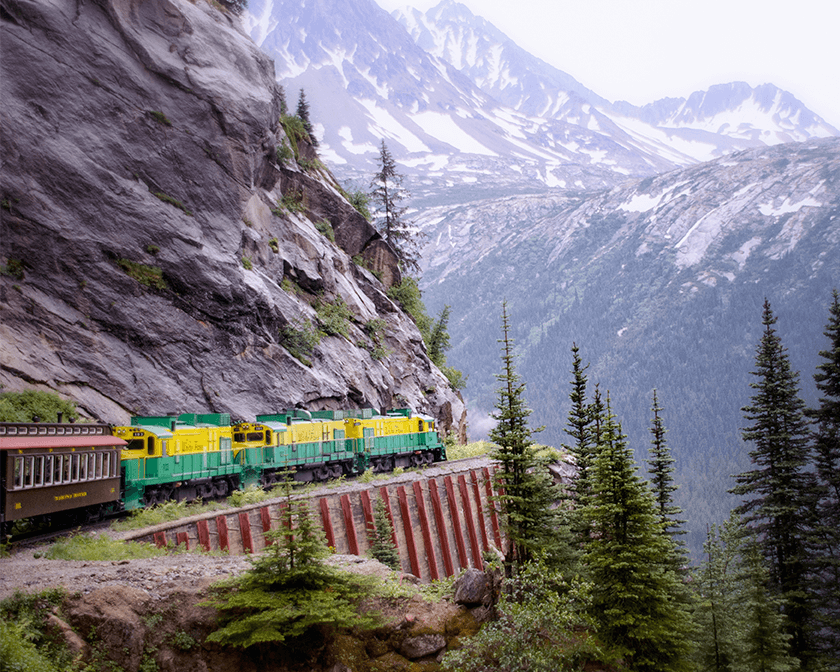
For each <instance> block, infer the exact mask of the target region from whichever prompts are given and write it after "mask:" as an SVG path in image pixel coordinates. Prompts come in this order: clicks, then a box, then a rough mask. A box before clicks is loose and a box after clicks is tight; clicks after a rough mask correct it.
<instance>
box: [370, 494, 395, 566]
mask: <svg viewBox="0 0 840 672" xmlns="http://www.w3.org/2000/svg"><path fill="white" fill-rule="evenodd" d="M369 534H370V537H371V545H370V554H371V555H372V556H373V558H374V559H375V560H379V562H381V563H382V564H383V565H387V566H388V567H390V568H391V569H393V570H396V571H399V570H400V554H399V552H398V551H397V548H396V546H394V527H393V525H391V519H390V518H388V511H387V509H386V508H385V500H383V499H382V498H381V497H380V498H378V499H377V500H376V505H375V506H374V507H373V529H372V530H369Z"/></svg>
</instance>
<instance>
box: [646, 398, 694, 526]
mask: <svg viewBox="0 0 840 672" xmlns="http://www.w3.org/2000/svg"><path fill="white" fill-rule="evenodd" d="M651 410H652V411H653V421H652V425H651V428H650V433H651V435H652V436H653V438H652V439H651V445H652V446H653V447H652V448H651V450H650V459H649V460H648V473H649V474H650V478H651V483H652V487H653V495H654V497H655V498H656V508H657V510H658V512H659V522H660V523H661V524H662V527H663V529H665V531H666V532H668V534H670V535H671V536H672V537H675V536H676V535H680V534H685V530H682V529H680V527H681V526H682V525H683V524H684V523H685V522H686V521H685V520H679V519H676V518H674V516H678V515H680V514H681V513H682V509H680V507H678V506H676V505H675V504H674V503H673V496H672V495H673V493H674V492H675V491H676V490H677V488H678V486H676V485H674V477H673V473H674V462H675V461H676V460H674V458H673V457H672V456H671V450H670V448H669V447H668V444H667V442H666V441H665V432H666V431H667V430H666V429H665V423H664V421H663V419H662V415H661V413H662V407H661V406H660V405H659V398H658V396H657V394H656V389H654V390H653V406H652V407H651Z"/></svg>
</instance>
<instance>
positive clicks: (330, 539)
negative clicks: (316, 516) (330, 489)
mask: <svg viewBox="0 0 840 672" xmlns="http://www.w3.org/2000/svg"><path fill="white" fill-rule="evenodd" d="M319 503H320V505H321V522H322V523H323V525H324V533H325V534H326V535H327V545H328V546H329V547H330V548H333V549H334V548H335V534H334V533H333V526H332V519H331V518H330V503H329V502H328V501H327V498H326V497H321V500H320V502H319Z"/></svg>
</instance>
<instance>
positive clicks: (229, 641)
mask: <svg viewBox="0 0 840 672" xmlns="http://www.w3.org/2000/svg"><path fill="white" fill-rule="evenodd" d="M267 536H268V537H269V539H271V540H272V544H271V545H270V546H268V547H266V549H265V550H264V551H263V552H262V553H261V554H260V555H259V556H256V557H255V558H252V559H250V562H251V569H250V570H249V571H248V572H246V573H244V574H243V575H241V576H240V577H238V578H237V579H234V580H232V581H231V582H230V583H228V584H227V585H226V586H222V587H221V588H220V589H219V591H218V593H217V595H216V596H215V597H213V598H211V600H210V602H209V604H211V605H212V606H215V607H216V608H217V609H219V612H220V618H219V624H220V626H221V627H220V628H219V629H218V630H216V631H215V632H212V633H211V634H210V635H209V636H208V637H207V641H209V642H218V643H220V644H223V645H228V646H240V647H243V648H248V647H250V646H253V645H255V644H260V643H263V642H284V641H285V640H287V639H290V638H294V637H299V636H301V635H303V634H305V633H307V632H308V631H310V630H312V629H314V628H321V629H324V628H331V627H335V628H347V627H352V626H356V625H359V626H363V627H364V626H374V625H376V624H377V623H376V620H375V619H374V618H372V617H369V616H366V615H364V614H360V613H358V612H357V609H356V606H355V603H356V601H358V600H359V599H360V598H361V597H363V596H364V595H365V594H367V593H368V592H369V590H370V584H369V583H366V582H365V580H364V579H362V578H361V577H358V576H354V575H351V574H349V573H346V572H342V571H340V570H338V569H335V568H334V567H331V566H329V565H327V564H325V563H324V558H325V557H326V556H328V555H329V550H328V549H327V546H326V543H325V542H324V539H323V532H322V531H321V529H320V527H318V525H317V524H316V523H315V521H314V520H313V517H312V514H311V511H310V508H309V504H308V503H307V502H305V501H301V502H291V501H290V500H289V501H287V503H286V506H285V508H284V509H282V519H281V523H280V526H279V527H278V529H277V530H275V531H272V532H269V533H268V535H267Z"/></svg>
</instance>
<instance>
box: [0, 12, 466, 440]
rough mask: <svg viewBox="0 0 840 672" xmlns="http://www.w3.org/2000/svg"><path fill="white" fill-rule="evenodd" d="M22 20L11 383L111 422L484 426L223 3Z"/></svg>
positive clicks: (11, 100)
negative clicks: (150, 417)
mask: <svg viewBox="0 0 840 672" xmlns="http://www.w3.org/2000/svg"><path fill="white" fill-rule="evenodd" d="M0 7H2V16H1V18H2V24H3V42H2V99H3V109H2V185H1V186H0V189H2V211H0V214H2V223H1V224H0V264H1V265H2V266H1V267H0V268H2V270H3V273H2V275H0V316H1V317H0V355H2V361H0V385H2V386H3V388H4V389H6V390H17V389H22V388H24V387H38V388H41V389H52V390H55V391H57V392H59V393H61V394H62V395H64V396H66V397H69V398H71V399H73V400H74V401H76V402H77V404H78V405H79V407H80V410H81V411H82V412H83V413H85V414H87V415H89V416H92V417H97V418H100V419H102V420H106V421H111V422H124V421H126V420H127V418H128V416H129V415H130V414H132V413H143V414H156V413H169V412H173V411H177V412H186V411H196V410H199V411H213V412H229V413H231V414H232V415H234V416H235V417H242V418H248V417H253V415H254V414H255V413H259V412H266V411H271V410H276V409H279V408H283V407H289V406H295V405H298V406H305V407H308V408H341V407H357V406H375V407H381V406H392V405H401V404H408V405H410V406H412V407H413V408H415V409H417V410H419V411H423V412H426V413H429V414H431V415H433V416H435V417H437V418H438V420H439V427H440V428H441V429H443V430H444V431H447V430H448V429H449V428H453V429H456V430H457V431H459V432H460V433H461V434H462V435H463V434H464V433H465V426H466V417H465V415H466V414H465V407H464V404H463V402H462V400H461V399H460V396H459V395H458V394H457V393H456V392H454V391H453V390H452V389H451V388H450V387H449V385H448V383H447V381H446V378H445V377H444V376H443V375H442V374H441V372H440V371H439V370H438V369H437V368H436V367H435V366H434V365H433V364H432V363H431V362H430V360H429V359H428V356H427V354H426V351H425V346H424V344H423V342H422V338H421V336H420V333H419V331H418V330H417V328H416V326H415V324H414V323H413V321H412V320H411V318H410V317H408V316H407V315H406V314H405V313H403V312H402V310H400V309H399V307H398V306H397V305H396V304H395V303H393V302H392V301H391V300H390V299H389V298H388V297H387V295H386V286H387V285H389V284H392V283H394V282H397V281H399V279H400V278H399V270H398V268H397V265H396V259H395V257H394V254H393V251H392V250H391V249H390V248H389V247H388V246H387V245H386V244H385V243H384V242H383V241H382V239H381V238H380V237H379V235H378V234H377V232H376V231H375V230H374V229H373V228H372V227H371V226H370V224H369V223H368V222H367V221H366V220H365V219H364V217H362V216H361V215H360V214H359V213H358V212H357V211H356V210H355V209H354V208H353V207H352V206H351V205H350V204H349V203H348V202H347V200H346V198H345V197H344V195H343V194H342V190H341V188H340V186H339V185H338V184H337V183H336V181H335V179H334V178H333V177H332V175H331V174H330V172H329V171H328V170H327V169H326V168H325V167H324V166H323V164H321V163H320V161H318V160H317V156H316V155H315V154H314V150H313V149H312V148H311V147H310V146H308V145H307V144H306V142H305V141H299V142H297V143H295V139H294V138H287V137H286V134H285V132H284V130H283V127H282V125H281V124H280V123H279V117H280V106H281V95H282V94H281V90H280V89H279V87H278V86H277V84H276V82H275V80H274V68H273V63H272V61H271V60H270V59H268V58H267V57H266V56H265V55H264V54H262V53H260V52H259V50H258V49H257V47H256V46H255V45H254V44H253V43H252V42H251V40H250V38H248V37H247V36H246V35H245V33H244V32H243V30H242V28H241V26H240V24H239V20H238V19H237V18H236V17H234V16H232V15H230V14H228V13H227V12H225V11H223V10H221V9H220V5H218V3H213V2H210V3H208V2H205V0H195V2H194V3H192V2H189V1H187V0H94V1H93V2H87V3H82V2H75V1H71V0H38V1H37V2H35V1H33V0H2V2H1V3H0ZM284 143H285V145H286V146H288V147H295V148H296V149H297V150H298V151H297V152H296V156H297V160H296V159H294V158H285V160H283V159H282V158H281V157H282V156H283V154H282V152H280V151H278V148H282V147H283V146H284ZM286 156H287V157H288V152H287V153H286ZM316 225H317V226H316ZM332 238H334V241H335V242H333V241H332ZM380 278H381V281H380ZM383 283H384V284H383ZM330 306H332V307H333V308H335V309H336V311H337V312H338V314H339V325H338V326H339V327H340V328H339V329H338V330H336V329H335V328H334V326H335V325H333V328H328V329H325V328H324V313H323V311H324V310H328V309H329V307H330ZM318 308H320V309H321V311H322V312H321V315H320V316H319V314H318V312H317V309H318ZM348 311H349V312H348ZM319 329H320V330H321V331H327V332H331V333H327V334H326V335H325V336H323V337H322V338H321V339H320V342H318V343H317V344H316V343H315V342H314V341H317V338H314V339H313V338H312V337H313V335H314V334H316V332H317V331H318V330H319ZM306 336H309V337H310V338H309V340H308V341H307V340H306V338H303V341H302V342H303V345H302V346H301V345H300V343H301V341H300V338H301V337H306ZM301 348H303V351H301ZM295 355H296V356H295Z"/></svg>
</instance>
